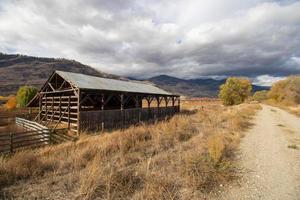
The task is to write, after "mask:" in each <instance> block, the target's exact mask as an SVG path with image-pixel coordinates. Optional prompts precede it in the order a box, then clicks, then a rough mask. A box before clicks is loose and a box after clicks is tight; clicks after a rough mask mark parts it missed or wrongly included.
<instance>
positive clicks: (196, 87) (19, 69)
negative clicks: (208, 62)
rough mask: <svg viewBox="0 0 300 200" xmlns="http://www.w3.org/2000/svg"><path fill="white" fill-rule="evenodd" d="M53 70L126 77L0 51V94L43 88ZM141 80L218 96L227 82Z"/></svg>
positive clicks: (192, 93) (193, 94)
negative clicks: (26, 88) (19, 89)
mask: <svg viewBox="0 0 300 200" xmlns="http://www.w3.org/2000/svg"><path fill="white" fill-rule="evenodd" d="M54 70H62V71H70V72H75V73H82V74H88V75H92V76H99V77H108V78H115V79H126V78H122V77H119V76H116V75H112V74H107V73H103V72H99V71H97V70H95V69H93V68H92V67H90V66H88V65H84V64H81V63H80V62H77V61H75V60H67V59H57V58H42V57H33V56H25V55H19V54H3V53H0V96H6V95H9V94H15V93H16V92H17V90H18V88H19V87H20V86H22V85H33V86H36V87H38V88H40V87H42V85H43V84H44V83H45V82H46V80H47V79H48V78H49V76H50V75H51V73H52V72H53V71H54ZM129 79H131V80H137V79H133V78H129ZM142 81H147V82H152V83H154V84H155V85H157V86H158V87H161V88H163V89H165V90H167V91H170V92H172V93H176V94H181V95H183V96H189V97H217V94H218V90H219V87H220V85H221V84H223V83H224V82H225V80H215V79H210V78H208V79H188V80H186V79H180V78H176V77H172V76H167V75H160V76H155V77H152V78H150V79H146V80H142ZM253 89H254V91H257V90H264V89H268V88H267V87H260V86H256V85H253Z"/></svg>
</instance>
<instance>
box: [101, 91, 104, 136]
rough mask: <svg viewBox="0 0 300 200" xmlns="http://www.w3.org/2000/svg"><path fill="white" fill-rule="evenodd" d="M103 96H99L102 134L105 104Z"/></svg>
mask: <svg viewBox="0 0 300 200" xmlns="http://www.w3.org/2000/svg"><path fill="white" fill-rule="evenodd" d="M104 98H105V97H104V94H103V93H102V94H101V110H102V115H101V129H102V132H103V131H104V117H103V116H104V103H105V99H104Z"/></svg>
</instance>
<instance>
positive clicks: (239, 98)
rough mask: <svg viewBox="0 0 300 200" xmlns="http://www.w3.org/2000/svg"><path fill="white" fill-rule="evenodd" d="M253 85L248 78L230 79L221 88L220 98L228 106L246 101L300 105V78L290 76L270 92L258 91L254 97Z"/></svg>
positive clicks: (275, 84) (274, 86)
mask: <svg viewBox="0 0 300 200" xmlns="http://www.w3.org/2000/svg"><path fill="white" fill-rule="evenodd" d="M252 94H253V93H252V84H251V81H250V80H249V79H247V78H238V77H230V78H228V79H227V80H226V82H225V83H224V84H223V85H221V86H220V92H219V98H220V99H221V100H222V102H223V104H224V105H226V106H231V105H238V104H241V103H243V102H245V101H252V100H254V101H259V102H262V101H269V102H272V103H277V104H282V105H289V106H293V105H299V104H300V76H290V77H287V78H286V79H284V80H281V81H278V82H276V83H274V84H273V85H272V87H271V89H270V90H262V91H257V92H255V93H254V94H253V95H252Z"/></svg>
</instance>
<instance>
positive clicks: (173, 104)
mask: <svg viewBox="0 0 300 200" xmlns="http://www.w3.org/2000/svg"><path fill="white" fill-rule="evenodd" d="M174 106H175V98H174V97H172V107H173V108H174Z"/></svg>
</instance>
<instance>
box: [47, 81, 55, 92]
mask: <svg viewBox="0 0 300 200" xmlns="http://www.w3.org/2000/svg"><path fill="white" fill-rule="evenodd" d="M48 85H49V86H50V88H51V90H52V91H55V89H54V87H53V86H52V85H51V83H50V82H48Z"/></svg>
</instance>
